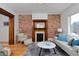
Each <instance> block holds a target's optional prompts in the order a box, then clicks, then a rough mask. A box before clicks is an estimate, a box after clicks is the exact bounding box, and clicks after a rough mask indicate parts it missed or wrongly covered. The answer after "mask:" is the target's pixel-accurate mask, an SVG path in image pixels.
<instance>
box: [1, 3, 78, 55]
mask: <svg viewBox="0 0 79 59" xmlns="http://www.w3.org/2000/svg"><path fill="white" fill-rule="evenodd" d="M78 10H79V4H78V3H42V4H40V3H0V19H1V20H0V27H1V29H0V32H1V34H0V43H1V47H0V48H1V49H4V51H3V52H2V51H1V53H0V55H5V56H6V55H8V56H79V39H78V37H79V36H78V32H79V31H78V30H77V29H78V25H75V30H74V29H73V28H71V23H74V22H78ZM73 19H77V20H75V21H74V20H73ZM72 27H73V26H72ZM76 28H77V29H76ZM72 29H73V30H72ZM71 33H75V34H71ZM73 39H74V40H73ZM75 39H76V40H75ZM72 41H73V42H74V44H72ZM44 45H46V46H44ZM72 45H73V46H72ZM5 51H7V53H5Z"/></svg>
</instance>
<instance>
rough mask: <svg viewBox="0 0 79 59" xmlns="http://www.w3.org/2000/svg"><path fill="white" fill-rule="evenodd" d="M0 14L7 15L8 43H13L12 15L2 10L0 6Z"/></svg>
mask: <svg viewBox="0 0 79 59" xmlns="http://www.w3.org/2000/svg"><path fill="white" fill-rule="evenodd" d="M0 14H3V15H5V16H8V17H9V44H10V45H13V44H14V15H13V14H11V13H10V12H8V11H6V10H4V9H3V8H0Z"/></svg>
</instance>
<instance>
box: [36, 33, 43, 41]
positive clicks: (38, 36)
mask: <svg viewBox="0 0 79 59" xmlns="http://www.w3.org/2000/svg"><path fill="white" fill-rule="evenodd" d="M40 41H43V33H37V42H40Z"/></svg>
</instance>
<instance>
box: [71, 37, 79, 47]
mask: <svg viewBox="0 0 79 59" xmlns="http://www.w3.org/2000/svg"><path fill="white" fill-rule="evenodd" d="M72 44H73V46H74V45H79V38H76V39H75V40H73V42H72Z"/></svg>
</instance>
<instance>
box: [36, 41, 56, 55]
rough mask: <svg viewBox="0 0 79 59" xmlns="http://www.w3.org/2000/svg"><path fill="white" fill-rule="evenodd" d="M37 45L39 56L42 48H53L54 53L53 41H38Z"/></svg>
mask: <svg viewBox="0 0 79 59" xmlns="http://www.w3.org/2000/svg"><path fill="white" fill-rule="evenodd" d="M37 46H38V47H40V52H39V56H40V55H41V51H42V50H44V49H53V50H54V53H55V54H56V51H55V47H56V45H55V44H54V43H53V42H48V41H47V42H38V43H37Z"/></svg>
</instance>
